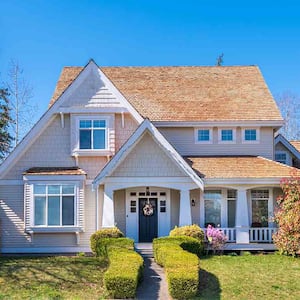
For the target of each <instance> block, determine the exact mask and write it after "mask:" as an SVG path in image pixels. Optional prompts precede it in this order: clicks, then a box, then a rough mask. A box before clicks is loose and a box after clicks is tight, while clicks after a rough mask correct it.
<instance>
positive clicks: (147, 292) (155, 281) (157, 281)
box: [137, 257, 172, 300]
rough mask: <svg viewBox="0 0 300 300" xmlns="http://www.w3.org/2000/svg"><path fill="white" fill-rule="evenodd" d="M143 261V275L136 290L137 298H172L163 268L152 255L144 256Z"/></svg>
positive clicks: (165, 299)
mask: <svg viewBox="0 0 300 300" xmlns="http://www.w3.org/2000/svg"><path fill="white" fill-rule="evenodd" d="M144 262H145V268H144V274H143V275H144V277H143V281H142V282H141V283H140V285H139V287H138V290H137V299H147V300H148V299H149V300H150V299H160V300H168V299H172V298H171V297H170V296H169V293H168V286H167V281H166V277H165V274H164V270H163V268H161V267H160V266H159V265H158V264H157V263H156V262H155V261H154V259H153V258H152V257H144Z"/></svg>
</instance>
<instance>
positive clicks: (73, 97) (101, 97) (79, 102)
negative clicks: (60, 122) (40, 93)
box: [61, 69, 126, 111]
mask: <svg viewBox="0 0 300 300" xmlns="http://www.w3.org/2000/svg"><path fill="white" fill-rule="evenodd" d="M61 107H77V108H89V107H99V108H103V107H105V108H107V107H123V105H122V104H121V102H120V100H118V99H117V97H116V95H115V94H114V93H113V92H112V91H111V89H110V88H109V87H108V86H107V85H106V84H105V82H104V81H103V79H101V77H100V76H99V75H98V74H96V73H95V72H94V70H93V69H91V70H90V72H89V74H88V75H87V77H86V78H85V79H84V80H83V81H82V82H81V83H80V85H79V86H78V87H77V88H76V89H75V90H73V91H72V93H71V94H70V96H69V97H68V99H67V100H65V101H64V102H63V103H62V105H61ZM123 110H124V111H125V110H126V109H125V108H123Z"/></svg>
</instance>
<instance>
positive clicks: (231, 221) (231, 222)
mask: <svg viewBox="0 0 300 300" xmlns="http://www.w3.org/2000/svg"><path fill="white" fill-rule="evenodd" d="M227 204H228V227H235V210H236V201H235V200H228V202H227Z"/></svg>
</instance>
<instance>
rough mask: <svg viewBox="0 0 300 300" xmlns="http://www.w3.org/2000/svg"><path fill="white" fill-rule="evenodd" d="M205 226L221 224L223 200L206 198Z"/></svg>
mask: <svg viewBox="0 0 300 300" xmlns="http://www.w3.org/2000/svg"><path fill="white" fill-rule="evenodd" d="M205 224H206V225H205V226H207V224H211V225H213V226H214V227H216V226H221V200H220V199H215V200H205Z"/></svg>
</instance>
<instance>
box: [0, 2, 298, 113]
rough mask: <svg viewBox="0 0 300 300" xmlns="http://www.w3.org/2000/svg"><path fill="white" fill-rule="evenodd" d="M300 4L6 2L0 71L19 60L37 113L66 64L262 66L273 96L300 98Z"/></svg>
mask: <svg viewBox="0 0 300 300" xmlns="http://www.w3.org/2000/svg"><path fill="white" fill-rule="evenodd" d="M297 2H298V1H289V0H287V1H263V0H262V1H256V0H252V1H230V0H228V1H217V0H215V1H208V0H206V1H202V0H198V1H189V0H186V1H175V0H173V1H169V0H163V1H162V0H160V1H156V0H152V1H143V0H140V1H138V0H136V1H134V0H116V1H114V0H110V1H102V0H98V1H96V0H94V1H92V0H90V1H79V0H72V1H69V0H64V1H62V0H51V1H41V0H27V1H24V0H2V1H1V2H0V9H1V14H0V34H1V44H0V72H1V74H0V75H1V77H2V79H3V78H5V75H6V73H7V69H8V64H9V61H10V60H11V59H16V60H18V61H19V63H20V64H21V66H22V67H23V69H24V74H25V77H26V79H27V80H28V81H29V82H30V83H31V84H32V86H33V88H34V99H33V101H34V102H36V103H38V105H39V111H38V112H37V118H38V117H40V115H41V114H42V113H43V112H44V111H45V110H46V108H47V105H48V102H49V99H50V97H51V95H52V93H53V90H54V87H55V84H56V81H57V79H58V76H59V74H60V71H61V68H62V67H63V66H67V65H75V66H76V65H79V66H82V65H85V64H86V63H87V62H88V60H89V59H90V58H94V60H95V61H96V62H97V64H98V65H99V66H129V65H130V66H141V65H142V66H153V65H200V66H201V65H204V66H205V65H215V63H216V58H217V57H218V55H219V54H221V53H224V65H226V66H227V65H258V66H259V67H260V69H261V71H262V73H263V75H264V77H265V80H266V82H267V84H268V86H269V88H270V90H271V92H272V94H273V95H274V96H276V95H278V94H279V93H282V92H285V91H291V92H293V93H296V94H299V95H300V55H299V54H300V4H298V3H297Z"/></svg>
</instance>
